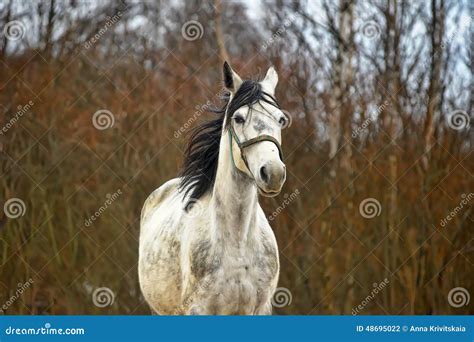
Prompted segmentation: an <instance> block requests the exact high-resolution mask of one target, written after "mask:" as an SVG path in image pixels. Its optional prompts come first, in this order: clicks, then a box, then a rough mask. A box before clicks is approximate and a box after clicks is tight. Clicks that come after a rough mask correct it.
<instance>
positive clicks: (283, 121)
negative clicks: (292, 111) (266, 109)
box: [278, 117, 286, 126]
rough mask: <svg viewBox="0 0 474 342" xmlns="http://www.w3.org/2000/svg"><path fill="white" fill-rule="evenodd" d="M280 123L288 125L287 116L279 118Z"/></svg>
mask: <svg viewBox="0 0 474 342" xmlns="http://www.w3.org/2000/svg"><path fill="white" fill-rule="evenodd" d="M278 123H279V124H280V125H282V126H285V125H286V118H284V117H281V118H280V120H278Z"/></svg>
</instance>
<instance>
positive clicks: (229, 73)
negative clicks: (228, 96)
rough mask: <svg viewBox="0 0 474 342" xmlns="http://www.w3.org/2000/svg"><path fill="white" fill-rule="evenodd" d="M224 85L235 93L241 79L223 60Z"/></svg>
mask: <svg viewBox="0 0 474 342" xmlns="http://www.w3.org/2000/svg"><path fill="white" fill-rule="evenodd" d="M223 70H224V85H225V87H226V88H227V89H228V90H229V91H230V92H231V93H234V94H235V93H236V92H237V90H238V89H239V88H240V86H241V84H242V79H241V78H240V76H239V75H237V73H236V72H235V71H234V70H232V68H231V67H230V65H229V63H227V61H226V62H224V69H223Z"/></svg>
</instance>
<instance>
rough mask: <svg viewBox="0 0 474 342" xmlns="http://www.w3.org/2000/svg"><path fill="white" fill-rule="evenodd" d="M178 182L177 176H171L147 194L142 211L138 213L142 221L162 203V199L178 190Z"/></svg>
mask: <svg viewBox="0 0 474 342" xmlns="http://www.w3.org/2000/svg"><path fill="white" fill-rule="evenodd" d="M179 182H180V179H179V178H173V179H171V180H169V181H167V182H166V183H165V184H163V185H162V186H160V187H159V188H158V189H156V190H155V191H153V192H152V193H151V194H150V195H149V196H148V198H147V199H146V201H145V203H144V204H143V208H142V212H141V215H140V217H141V221H142V222H143V220H144V219H145V218H146V217H147V216H148V214H149V213H150V212H152V211H153V210H154V209H156V208H157V207H158V206H160V204H162V203H163V201H164V200H165V199H167V198H168V197H169V196H170V195H171V194H172V193H173V192H175V191H177V190H178V186H179Z"/></svg>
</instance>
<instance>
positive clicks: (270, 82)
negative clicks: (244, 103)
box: [261, 66, 278, 95]
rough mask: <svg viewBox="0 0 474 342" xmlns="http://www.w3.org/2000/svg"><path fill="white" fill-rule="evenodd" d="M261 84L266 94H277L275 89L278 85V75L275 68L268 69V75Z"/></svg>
mask: <svg viewBox="0 0 474 342" xmlns="http://www.w3.org/2000/svg"><path fill="white" fill-rule="evenodd" d="M261 83H262V87H263V88H264V90H265V91H266V92H268V93H270V94H272V95H273V94H275V88H276V86H277V84H278V74H277V72H276V70H275V68H274V67H273V66H271V67H270V68H268V71H267V74H266V75H265V78H264V79H263V81H262V82H261Z"/></svg>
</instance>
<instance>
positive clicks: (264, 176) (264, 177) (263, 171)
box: [260, 166, 268, 183]
mask: <svg viewBox="0 0 474 342" xmlns="http://www.w3.org/2000/svg"><path fill="white" fill-rule="evenodd" d="M260 177H261V178H262V180H263V181H264V182H265V183H268V174H267V170H266V169H265V166H262V167H261V168H260Z"/></svg>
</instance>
